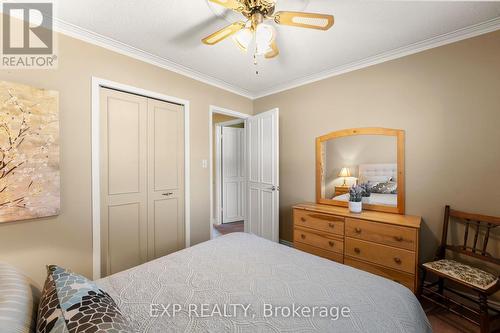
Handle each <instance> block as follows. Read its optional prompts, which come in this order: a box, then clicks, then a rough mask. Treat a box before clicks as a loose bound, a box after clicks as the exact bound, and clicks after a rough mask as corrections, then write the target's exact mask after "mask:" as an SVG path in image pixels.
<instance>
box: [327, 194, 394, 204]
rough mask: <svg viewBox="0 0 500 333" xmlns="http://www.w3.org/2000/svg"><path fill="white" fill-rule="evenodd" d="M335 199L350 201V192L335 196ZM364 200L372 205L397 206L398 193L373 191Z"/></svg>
mask: <svg viewBox="0 0 500 333" xmlns="http://www.w3.org/2000/svg"><path fill="white" fill-rule="evenodd" d="M333 200H339V201H347V202H349V194H341V195H338V196H336V197H333ZM363 202H366V203H368V204H371V205H383V206H391V207H396V206H397V205H398V195H397V194H384V193H372V194H371V195H370V197H368V198H363Z"/></svg>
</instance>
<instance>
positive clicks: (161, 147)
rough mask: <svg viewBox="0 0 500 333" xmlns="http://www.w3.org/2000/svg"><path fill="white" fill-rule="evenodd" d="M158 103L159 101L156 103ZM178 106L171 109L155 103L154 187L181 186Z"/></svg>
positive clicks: (173, 187)
mask: <svg viewBox="0 0 500 333" xmlns="http://www.w3.org/2000/svg"><path fill="white" fill-rule="evenodd" d="M154 104H157V103H154ZM175 109H176V108H173V109H169V108H165V107H161V106H158V105H155V106H154V107H153V113H152V114H151V115H150V116H152V117H153V118H154V119H153V145H154V147H153V164H154V174H153V176H154V189H155V190H156V191H163V190H168V189H171V190H173V189H176V190H177V189H178V188H179V176H180V174H179V167H180V166H182V164H180V163H179V162H181V161H179V157H182V154H181V152H180V149H184V147H180V146H179V144H180V142H179V132H181V130H182V129H181V128H179V127H178V125H179V117H181V116H182V113H179V112H178V111H177V110H175Z"/></svg>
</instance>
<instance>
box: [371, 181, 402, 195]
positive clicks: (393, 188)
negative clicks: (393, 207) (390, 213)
mask: <svg viewBox="0 0 500 333" xmlns="http://www.w3.org/2000/svg"><path fill="white" fill-rule="evenodd" d="M370 192H371V193H380V194H397V193H398V183H396V182H385V183H378V184H377V185H375V186H373V187H372V188H370Z"/></svg>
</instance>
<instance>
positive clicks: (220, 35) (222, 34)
mask: <svg viewBox="0 0 500 333" xmlns="http://www.w3.org/2000/svg"><path fill="white" fill-rule="evenodd" d="M244 27H245V22H242V21H239V22H235V23H233V24H230V25H228V26H227V27H225V28H223V29H221V30H219V31H217V32H215V33H213V34H211V35H210V36H207V37H205V38H203V39H202V42H203V43H205V44H207V45H214V44H217V43H218V42H220V41H222V40H224V39H226V38H227V37H229V36H231V35H234V34H235V33H237V32H238V31H240V30H241V29H243V28H244Z"/></svg>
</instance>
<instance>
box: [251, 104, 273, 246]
mask: <svg viewBox="0 0 500 333" xmlns="http://www.w3.org/2000/svg"><path fill="white" fill-rule="evenodd" d="M278 119H279V112H278V110H277V109H276V110H271V111H267V112H263V113H260V114H257V115H255V116H252V117H249V118H248V119H247V121H246V125H245V127H246V129H247V163H248V168H247V170H248V190H247V203H248V205H247V207H248V213H247V223H246V224H245V231H246V232H250V233H253V234H256V235H259V236H261V237H264V238H267V239H269V240H272V241H275V242H278V241H279V126H278V125H279V124H278Z"/></svg>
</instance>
